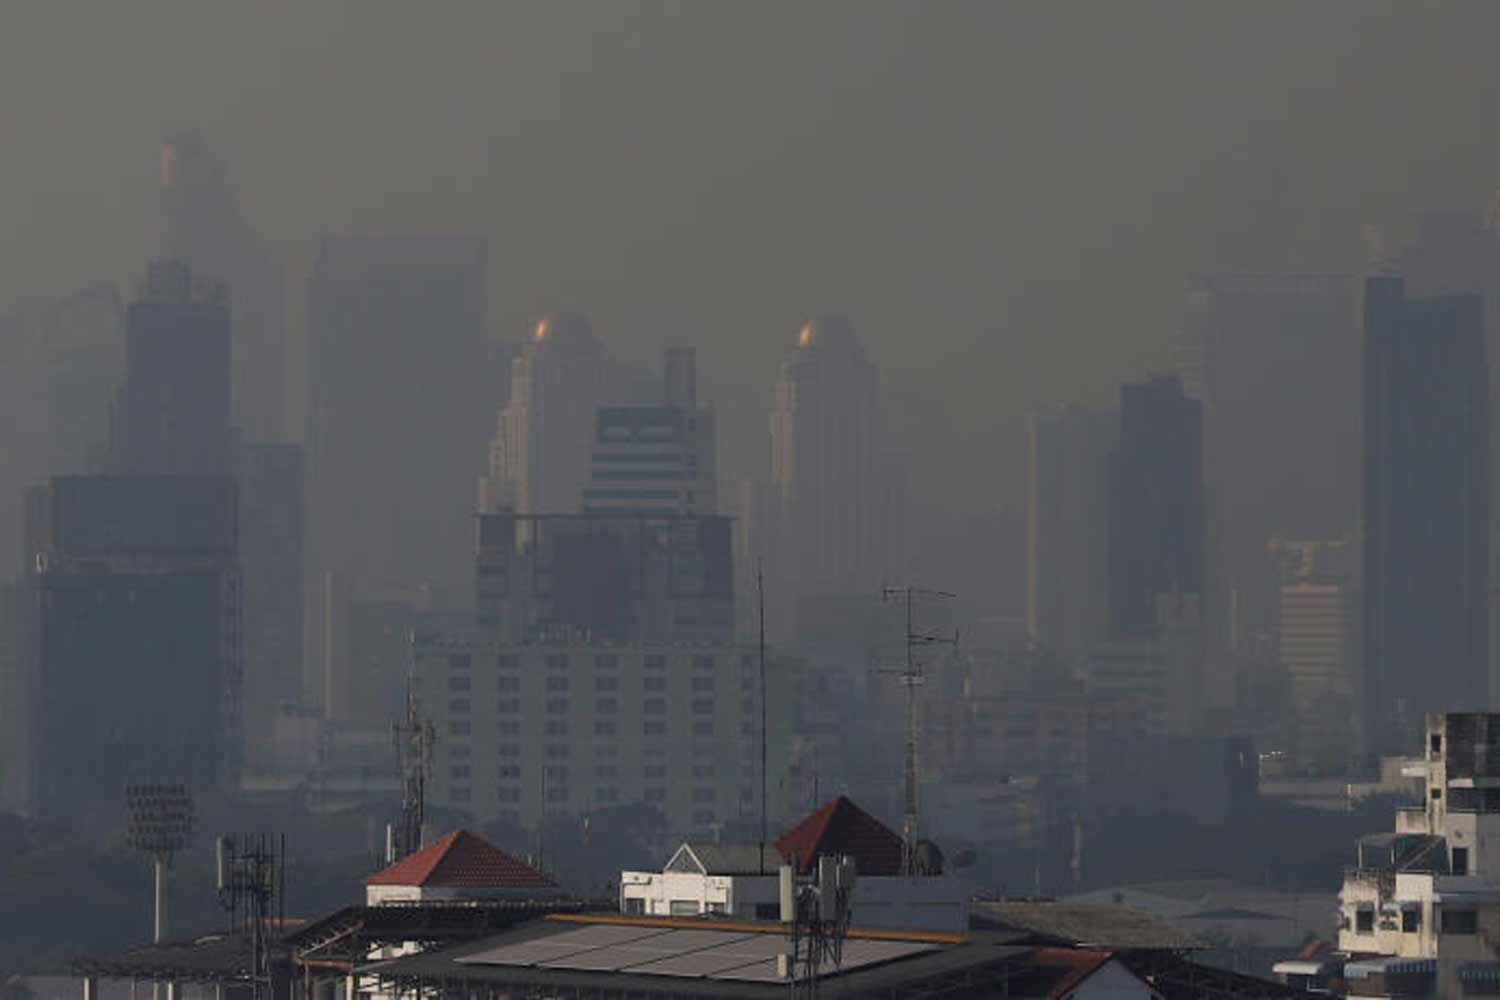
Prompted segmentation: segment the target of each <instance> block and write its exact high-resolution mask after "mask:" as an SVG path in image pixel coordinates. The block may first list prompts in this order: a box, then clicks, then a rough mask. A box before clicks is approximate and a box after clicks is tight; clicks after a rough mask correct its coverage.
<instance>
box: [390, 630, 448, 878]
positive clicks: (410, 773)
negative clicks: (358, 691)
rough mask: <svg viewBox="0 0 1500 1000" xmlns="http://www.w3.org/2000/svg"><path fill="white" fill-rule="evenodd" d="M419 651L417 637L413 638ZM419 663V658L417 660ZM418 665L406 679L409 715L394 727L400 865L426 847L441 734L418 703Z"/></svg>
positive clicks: (395, 853) (393, 847) (395, 841)
mask: <svg viewBox="0 0 1500 1000" xmlns="http://www.w3.org/2000/svg"><path fill="white" fill-rule="evenodd" d="M413 648H414V649H415V637H413ZM413 661H415V655H414V656H413ZM415 671H416V667H415V662H413V665H412V667H411V669H410V670H409V671H408V672H407V675H406V711H405V714H404V715H403V716H402V718H401V719H399V720H398V721H397V722H396V723H395V724H394V725H393V726H392V727H391V737H392V739H393V740H394V741H395V743H396V767H397V768H398V769H399V770H400V772H401V825H400V829H399V830H398V831H397V833H396V836H394V837H388V838H387V839H388V841H389V847H390V850H389V853H390V854H391V855H392V856H391V858H390V859H389V860H390V861H393V862H394V861H399V860H400V859H402V858H404V857H406V856H407V855H408V854H413V853H415V852H416V851H418V850H420V849H421V847H422V828H423V826H424V825H425V823H426V821H427V817H426V809H427V779H428V778H430V777H432V748H433V745H434V744H435V743H437V734H436V733H435V732H434V730H433V728H432V723H431V722H428V721H426V720H425V719H423V718H422V715H421V706H419V705H418V703H417V692H416V678H415V676H414V675H415Z"/></svg>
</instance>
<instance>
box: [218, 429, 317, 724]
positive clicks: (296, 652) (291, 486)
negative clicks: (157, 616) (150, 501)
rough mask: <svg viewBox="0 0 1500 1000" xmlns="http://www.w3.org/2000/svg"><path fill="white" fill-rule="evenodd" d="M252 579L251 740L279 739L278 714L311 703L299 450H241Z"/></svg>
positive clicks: (248, 647) (257, 446) (248, 623)
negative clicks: (306, 683)
mask: <svg viewBox="0 0 1500 1000" xmlns="http://www.w3.org/2000/svg"><path fill="white" fill-rule="evenodd" d="M235 471H236V476H237V480H238V484H239V551H240V564H241V569H242V572H243V579H244V587H243V593H244V623H245V699H244V700H245V735H246V738H247V741H248V743H249V744H250V747H251V748H253V747H255V746H257V745H263V744H264V743H266V742H267V741H268V740H269V739H270V737H271V731H272V725H273V722H274V720H275V718H276V713H277V711H278V710H279V709H280V708H281V707H282V706H284V705H286V704H289V703H299V702H301V701H302V695H303V676H302V616H303V590H302V571H303V558H304V553H303V524H302V521H303V518H302V493H303V461H302V447H301V446H300V445H295V444H267V443H263V442H249V443H245V444H242V445H240V446H239V448H238V449H236V456H235Z"/></svg>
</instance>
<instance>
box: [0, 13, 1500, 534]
mask: <svg viewBox="0 0 1500 1000" xmlns="http://www.w3.org/2000/svg"><path fill="white" fill-rule="evenodd" d="M1497 37H1500V4H1493V3H1487V2H1476V3H1467V4H1465V3H1445V4H1441V5H1432V4H1409V3H1394V2H1392V3H1380V2H1375V0H1351V2H1348V3H1335V2H1327V0H1319V2H1312V3H1301V2H1299V3H1283V4H1274V3H1255V4H1247V3H1232V4H1231V3H1222V4H1219V3H1206V2H1203V0H1187V2H1183V3H1164V2H1152V3H1146V2H1141V3H1127V2H1117V0H1101V2H1097V3H1042V2H1035V3H1004V2H998V0H989V2H975V3H965V2H954V0H941V2H930V3H917V2H914V0H912V2H902V3H888V2H877V0H857V2H847V3H834V2H819V3H804V2H795V3H794V2H785V3H771V2H754V3H751V2H741V3H734V4H730V3H718V2H693V3H665V2H661V3H631V2H622V0H608V2H604V0H601V2H595V3H560V2H537V3H498V2H482V3H481V2H475V3H457V2H453V3H434V4H416V3H411V2H394V3H384V2H381V3H376V2H348V3H335V2H320V0H299V2H279V0H278V2H269V0H257V2H255V3H228V2H225V3H214V2H203V0H185V2H181V3H166V2H150V0H132V2H129V3H84V2H68V0H39V2H34V3H21V2H4V3H0V135H3V136H4V144H3V150H4V153H3V156H4V160H3V162H4V166H3V171H0V301H6V300H9V299H13V298H16V297H20V296H25V295H29V294H33V293H39V292H53V291H58V290H63V289H68V288H72V287H75V286H77V285H80V284H82V283H84V282H86V281H89V280H93V279H95V278H98V277H110V278H115V279H118V280H121V281H124V280H127V279H133V278H134V277H136V276H138V275H139V274H140V273H141V272H142V271H143V269H144V258H145V255H146V253H147V250H146V249H145V248H146V247H147V243H146V241H147V239H148V238H149V235H150V234H151V232H152V228H151V220H152V212H153V210H154V208H155V200H154V187H155V183H156V168H157V161H156V150H157V147H158V145H159V141H160V137H161V135H162V132H163V130H164V129H165V128H167V127H170V126H173V125H177V124H182V123H196V124H198V125H200V126H201V127H202V128H203V130H204V132H205V135H206V137H207V138H208V139H209V141H210V142H211V143H212V144H213V145H214V146H215V147H216V148H217V149H218V151H219V152H220V154H221V155H222V156H223V157H224V158H225V159H226V160H227V161H228V162H229V164H230V171H231V179H232V181H233V183H234V185H235V186H236V188H237V189H238V191H239V193H240V198H241V202H242V206H243V208H244V209H245V212H246V214H247V216H248V217H249V218H250V220H251V221H252V223H253V224H254V225H255V226H256V227H257V228H258V229H259V230H260V231H261V233H262V234H263V236H264V237H265V238H266V240H267V242H268V244H269V245H270V246H271V247H273V248H274V249H275V250H277V251H278V252H279V253H281V254H283V255H284V258H285V260H286V263H287V267H288V276H289V279H290V280H289V285H290V288H291V290H292V295H293V309H294V312H293V328H294V329H300V301H301V285H302V282H303V281H304V279H305V276H306V270H307V267H308V266H309V263H310V259H311V254H312V248H313V246H314V241H315V239H316V236H317V234H318V233H320V232H323V231H335V232H349V231H387V232H394V231H405V230H423V231H435V230H464V231H473V232H478V233H482V234H484V235H487V236H488V237H489V239H490V245H491V262H492V272H491V285H490V301H491V311H492V324H493V326H494V328H495V330H496V332H506V331H511V330H518V329H520V328H521V327H522V326H523V325H524V323H525V321H526V319H527V318H529V317H531V316H533V315H535V314H536V313H538V312H539V311H542V310H544V309H548V308H553V307H558V306H568V307H573V308H578V309H582V310H584V311H587V312H588V313H589V314H590V315H591V316H592V317H593V318H594V319H595V322H596V325H597V326H598V327H599V328H600V329H601V331H602V332H603V334H604V335H605V337H606V338H608V337H609V335H610V331H611V330H612V329H615V328H622V327H624V326H625V325H626V324H641V323H652V322H663V323H670V324H671V325H672V326H674V327H676V328H679V329H683V330H687V331H691V332H693V333H695V334H697V336H698V337H699V342H700V344H701V345H702V353H703V357H704V362H703V363H704V368H705V371H704V378H703V381H704V384H705V390H706V392H707V393H708V394H709V395H710V396H711V397H713V398H715V399H716V400H717V402H718V403H719V405H720V407H721V410H722V411H725V412H724V417H723V418H722V420H723V423H724V424H725V425H726V427H727V428H728V436H729V439H730V440H729V441H728V442H727V444H728V445H729V446H730V447H731V448H735V449H737V450H738V451H739V453H740V454H741V455H743V454H745V453H746V452H747V450H748V449H749V448H750V447H751V446H752V445H753V444H755V443H756V442H757V441H758V437H759V435H762V434H763V432H764V427H765V417H764V414H765V412H766V409H767V407H768V405H769V385H770V380H771V378H772V377H773V375H774V368H775V362H776V359H777V357H778V355H779V352H780V350H781V345H782V340H781V338H783V337H785V336H787V335H789V334H790V332H791V331H792V329H793V328H794V327H795V325H796V323H797V321H798V319H799V318H800V317H801V316H803V315H804V314H806V313H808V312H810V311H814V310H818V309H826V308H834V309H840V310H843V311H846V312H848V313H849V314H850V315H851V316H852V317H853V318H854V319H855V321H856V323H857V324H858V325H859V327H860V328H861V330H862V331H863V332H864V334H865V336H866V338H867V339H868V341H869V342H870V346H871V351H872V353H873V355H874V357H875V358H876V360H877V361H878V363H879V364H880V365H881V367H882V370H883V373H884V375H885V377H886V380H887V382H888V383H889V384H890V391H889V399H890V401H891V404H892V407H891V408H892V410H893V413H892V423H893V424H894V425H896V429H897V432H898V434H899V435H900V436H901V437H902V438H903V439H904V440H905V441H907V442H908V443H916V442H923V441H926V442H941V443H942V444H943V447H942V449H941V452H934V453H933V454H932V455H931V456H930V457H929V459H928V461H927V463H926V465H925V466H924V467H923V468H924V471H925V472H926V474H927V476H928V477H930V476H931V474H932V471H933V470H934V469H938V468H940V467H941V466H939V465H938V461H937V460H938V459H941V458H946V457H950V456H954V455H961V456H962V457H963V465H962V468H960V470H959V472H958V473H957V475H956V477H955V478H954V479H953V480H952V481H951V483H950V484H949V485H948V488H947V489H946V490H939V491H937V493H936V495H937V497H938V502H940V503H942V502H946V499H947V497H948V496H950V495H951V496H955V497H956V496H963V497H964V498H965V499H964V502H965V503H966V504H970V505H973V504H976V503H978V504H983V503H990V502H997V501H1003V500H1004V499H1005V498H1006V497H1007V496H1014V495H1016V490H1015V489H1014V477H1015V476H1016V475H1018V474H1019V470H1020V465H1019V463H1018V461H1017V460H1016V456H1015V454H1014V452H1013V450H1009V451H1008V450H1007V448H1006V446H1005V443H1006V442H1011V441H1015V440H1016V439H1017V433H1016V428H1017V426H1018V422H1019V417H1020V415H1021V414H1022V413H1023V412H1024V411H1025V409H1026V408H1027V407H1029V406H1030V405H1033V404H1035V403H1037V402H1042V401H1047V400H1050V399H1064V398H1071V397H1094V398H1098V397H1102V396H1103V395H1105V394H1107V393H1109V392H1110V391H1111V386H1112V384H1113V382H1114V381H1115V380H1117V379H1118V378H1119V377H1121V376H1124V375H1131V374H1134V373H1136V372H1138V371H1139V370H1140V369H1142V368H1143V367H1145V366H1147V365H1151V364H1160V363H1162V362H1163V361H1164V359H1165V353H1164V347H1165V344H1166V342H1167V339H1168V338H1169V337H1170V336H1171V334H1172V333H1173V332H1174V331H1175V330H1176V329H1177V327H1178V325H1179V318H1180V302H1181V289H1182V285H1183V276H1184V274H1185V272H1187V271H1189V270H1195V269H1206V268H1223V269H1280V268H1311V269H1353V268H1358V267H1360V266H1361V265H1362V263H1363V259H1362V254H1363V244H1362V242H1361V232H1360V231H1361V227H1362V225H1363V224H1365V223H1375V224H1378V225H1380V226H1383V227H1387V228H1388V229H1389V231H1391V232H1392V233H1397V232H1399V230H1400V228H1401V226H1402V225H1404V224H1405V222H1406V221H1407V220H1408V218H1409V216H1410V215H1411V213H1413V212H1415V211H1417V210H1419V209H1421V208H1423V207H1425V206H1428V205H1474V206H1479V205H1482V204H1483V203H1484V202H1486V201H1487V200H1488V198H1489V196H1490V194H1491V192H1493V191H1494V190H1495V189H1497V188H1500V162H1497V161H1500V130H1497V129H1496V127H1495V123H1496V121H1497V120H1500V119H1497V111H1500V101H1497V98H1500V60H1497V59H1496V58H1495V56H1494V42H1495V39H1496V38H1497ZM741 461H742V462H743V461H747V459H744V458H741ZM927 482H928V483H929V484H930V483H931V479H930V478H928V479H927ZM929 488H931V487H930V486H929Z"/></svg>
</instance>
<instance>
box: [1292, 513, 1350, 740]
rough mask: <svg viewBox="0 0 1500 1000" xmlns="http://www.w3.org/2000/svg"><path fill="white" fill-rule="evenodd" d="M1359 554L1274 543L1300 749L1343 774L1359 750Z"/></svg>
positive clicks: (1335, 547)
mask: <svg viewBox="0 0 1500 1000" xmlns="http://www.w3.org/2000/svg"><path fill="white" fill-rule="evenodd" d="M1353 550H1354V546H1353V545H1352V544H1351V543H1350V542H1347V541H1338V542H1290V541H1282V540H1280V539H1277V540H1273V542H1272V543H1271V555H1272V556H1273V558H1275V559H1276V561H1277V562H1278V563H1279V564H1280V576H1281V607H1280V615H1279V621H1278V627H1277V643H1276V646H1277V649H1278V650H1279V652H1280V657H1281V666H1282V669H1283V670H1285V671H1286V674H1287V679H1288V680H1289V681H1290V683H1291V709H1292V720H1291V721H1292V723H1293V725H1292V733H1293V738H1294V743H1295V746H1294V749H1295V752H1296V756H1297V758H1298V760H1299V763H1302V764H1304V765H1312V766H1314V767H1323V768H1338V767H1341V766H1343V765H1345V764H1347V763H1348V761H1349V758H1350V755H1351V754H1352V753H1353V752H1354V750H1355V747H1356V746H1357V739H1356V737H1357V730H1356V727H1357V726H1358V722H1359V714H1360V701H1359V689H1358V675H1357V673H1356V664H1355V651H1356V648H1357V646H1356V637H1357V634H1358V627H1357V621H1358V615H1357V603H1356V602H1357V591H1356V589H1355V575H1354V558H1353V557H1354V555H1355V553H1354V551H1353Z"/></svg>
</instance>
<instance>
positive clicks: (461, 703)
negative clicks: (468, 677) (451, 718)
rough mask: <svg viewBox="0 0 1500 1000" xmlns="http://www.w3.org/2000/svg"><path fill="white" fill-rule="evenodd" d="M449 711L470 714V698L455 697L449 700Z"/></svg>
mask: <svg viewBox="0 0 1500 1000" xmlns="http://www.w3.org/2000/svg"><path fill="white" fill-rule="evenodd" d="M448 711H449V713H450V714H452V715H468V714H469V699H467V698H454V699H453V700H451V701H449V702H448Z"/></svg>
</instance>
